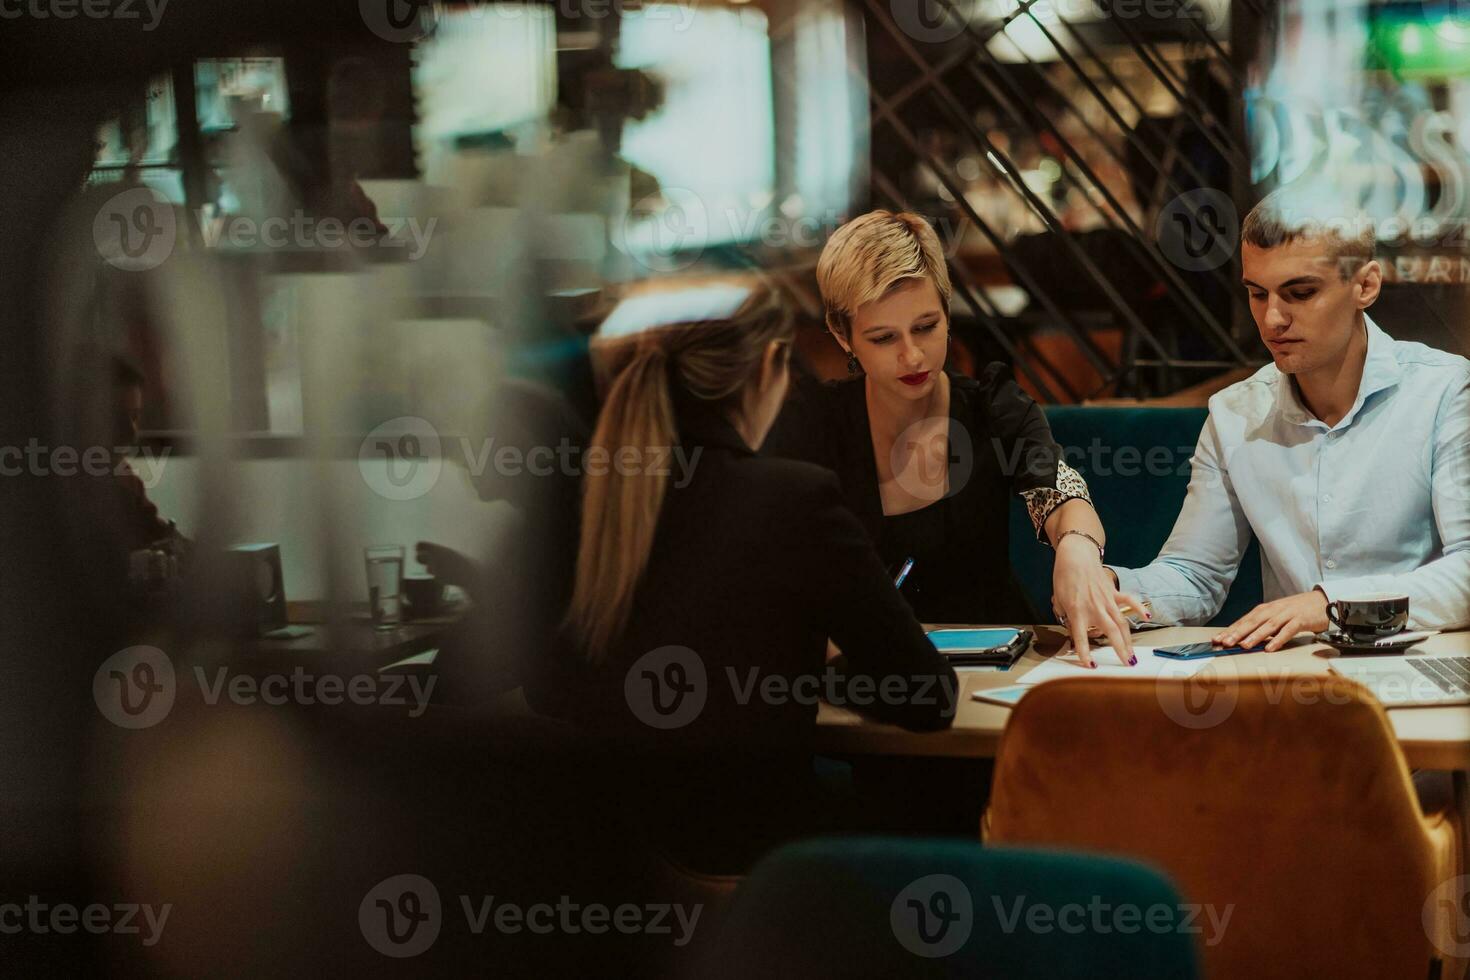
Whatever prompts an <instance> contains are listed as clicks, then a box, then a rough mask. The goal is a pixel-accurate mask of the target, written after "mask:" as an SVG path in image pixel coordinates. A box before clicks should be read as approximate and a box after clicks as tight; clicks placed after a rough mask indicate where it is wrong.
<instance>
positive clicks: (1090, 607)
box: [1051, 534, 1144, 667]
mask: <svg viewBox="0 0 1470 980" xmlns="http://www.w3.org/2000/svg"><path fill="white" fill-rule="evenodd" d="M1051 582H1052V600H1051V605H1052V611H1053V612H1055V613H1056V614H1057V618H1058V619H1059V620H1060V621H1061V622H1063V623H1065V624H1066V626H1067V630H1068V632H1070V633H1071V634H1072V648H1073V649H1074V650H1076V651H1077V659H1078V660H1079V661H1081V663H1082V665H1083V666H1084V667H1095V666H1097V662H1096V661H1095V660H1094V659H1093V657H1092V651H1091V648H1090V646H1089V644H1088V636H1089V634H1091V633H1094V632H1098V633H1101V634H1102V635H1103V636H1104V637H1106V638H1107V640H1108V642H1109V643H1110V644H1112V647H1113V652H1114V653H1116V654H1117V655H1118V659H1119V660H1121V661H1122V662H1123V663H1124V664H1126V665H1128V666H1132V665H1133V664H1135V663H1137V662H1138V658H1137V657H1135V656H1134V655H1133V640H1132V638H1131V637H1130V635H1129V632H1128V620H1127V618H1126V617H1124V615H1123V608H1124V607H1126V606H1128V605H1132V606H1133V608H1135V609H1143V608H1144V605H1143V603H1142V602H1140V601H1139V600H1138V599H1136V598H1135V597H1133V596H1130V595H1128V594H1127V593H1124V592H1120V591H1118V587H1117V586H1116V585H1115V584H1114V583H1113V577H1112V576H1111V575H1109V574H1108V570H1107V569H1106V568H1104V567H1103V563H1102V558H1101V557H1100V556H1099V555H1098V553H1097V548H1096V547H1095V546H1094V545H1093V544H1092V543H1091V542H1090V541H1088V540H1087V539H1086V538H1084V537H1082V536H1081V535H1079V534H1072V535H1068V536H1067V537H1064V538H1062V540H1061V542H1060V543H1058V545H1057V549H1056V564H1055V566H1054V567H1053V568H1052V575H1051Z"/></svg>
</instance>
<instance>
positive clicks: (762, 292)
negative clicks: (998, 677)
mask: <svg viewBox="0 0 1470 980" xmlns="http://www.w3.org/2000/svg"><path fill="white" fill-rule="evenodd" d="M792 330H793V328H792V321H791V316H790V313H789V311H788V310H787V308H786V306H785V305H784V303H783V302H782V300H781V298H780V297H779V296H778V295H777V294H776V293H775V291H774V290H772V289H771V288H770V287H769V286H767V285H766V284H764V283H763V282H761V281H760V280H758V279H755V278H730V279H720V280H701V281H689V282H682V283H677V284H674V285H667V284H666V285H662V286H658V287H654V288H647V287H645V288H644V289H643V290H641V291H639V292H637V293H635V294H633V295H630V296H629V297H627V298H625V299H624V300H623V301H622V302H621V303H620V304H619V305H618V307H617V308H616V309H615V310H614V311H613V313H612V314H611V315H610V316H609V317H608V318H607V320H606V321H605V322H604V323H603V325H602V327H601V329H600V331H599V334H598V336H597V337H596V338H595V339H594V341H593V346H592V356H593V361H594V365H595V368H596V370H597V372H598V374H599V377H600V379H601V380H602V382H603V383H604V384H605V385H606V391H607V394H606V399H605V402H604V405H603V408H602V412H601V415H600V417H599V419H598V422H597V427H596V431H595V432H594V434H593V437H592V440H591V444H590V446H589V447H588V450H587V452H586V454H585V455H584V488H583V503H582V520H581V532H580V533H581V537H580V543H579V547H578V552H577V561H576V575H575V585H574V587H573V595H572V600H571V606H570V610H569V614H568V618H567V634H568V637H569V639H570V640H571V642H572V643H573V645H574V647H575V651H576V655H577V656H578V657H579V658H580V660H581V662H582V667H581V670H580V673H581V674H582V677H583V679H584V680H585V683H584V684H582V685H581V688H582V695H583V696H582V697H581V698H580V699H579V702H580V705H579V711H580V715H581V719H580V720H582V721H583V722H584V723H585V724H588V725H592V726H595V727H596V728H598V729H599V730H600V731H601V732H603V733H606V734H608V735H610V736H612V738H613V740H614V744H616V745H618V746H620V747H622V748H630V747H631V748H632V749H633V751H634V753H635V758H636V759H638V760H639V761H640V763H641V762H646V761H647V760H648V759H649V758H650V755H649V753H652V757H654V758H656V759H657V760H658V764H657V765H654V766H648V765H642V766H641V768H640V770H639V773H640V777H642V782H640V784H639V785H638V787H637V789H638V792H639V793H640V795H642V796H644V797H645V798H657V799H659V800H661V801H662V802H663V803H666V804H668V806H663V805H660V806H657V807H654V808H653V810H654V811H657V812H668V809H669V807H672V797H671V796H670V795H669V794H674V796H677V799H678V804H679V805H678V807H677V808H675V810H676V811H677V812H678V815H679V822H680V824H681V825H682V826H686V827H692V828H695V829H697V830H698V832H699V836H701V837H704V838H706V839H707V838H708V837H709V835H710V834H711V827H712V826H713V825H712V824H711V823H710V822H709V821H710V820H714V821H717V822H733V824H734V825H735V826H738V827H739V830H738V831H736V830H733V829H732V830H731V834H732V835H733V836H735V837H738V838H739V840H740V841H744V842H746V843H750V844H751V845H752V846H755V847H757V848H758V847H759V846H760V844H759V843H758V842H760V841H762V840H765V841H769V840H770V839H772V838H775V837H779V836H782V834H783V830H782V829H780V828H781V827H783V826H784V827H785V828H786V829H788V830H789V828H790V821H791V815H792V812H793V811H794V810H795V809H799V808H800V805H799V804H793V799H795V798H796V797H798V796H801V795H802V794H803V793H804V792H805V791H806V790H807V789H809V788H810V784H811V783H812V776H811V758H810V750H809V745H810V736H811V734H812V732H813V730H814V722H815V717H816V712H817V700H818V697H819V696H821V697H824V698H827V699H828V700H832V701H836V702H841V703H843V704H845V705H847V706H849V707H852V708H854V709H855V710H858V711H861V712H863V713H865V714H868V715H871V716H873V717H876V718H879V719H881V720H885V721H889V722H892V723H895V724H899V725H902V726H904V727H907V728H910V729H920V730H922V729H938V728H943V727H946V726H948V725H949V724H950V722H951V721H952V720H953V717H954V710H955V704H956V699H957V697H958V685H957V681H956V678H955V674H954V671H953V669H952V668H950V666H949V665H948V664H947V663H946V662H945V661H944V659H943V658H942V657H941V656H940V655H939V654H938V653H937V652H936V651H935V650H934V647H933V646H932V645H931V644H930V643H929V641H928V639H927V637H925V635H924V632H923V630H922V629H921V627H920V626H919V624H918V623H917V622H916V621H915V620H914V617H913V615H912V613H911V612H910V611H909V608H908V606H907V605H906V604H905V602H904V600H903V599H902V598H901V597H900V596H899V594H898V592H897V590H895V589H894V587H893V583H892V581H891V580H890V579H889V577H888V576H887V574H886V573H885V571H884V568H883V564H882V562H881V561H880V559H879V557H878V555H877V553H876V552H875V551H874V550H873V548H872V546H871V544H870V543H869V540H868V537H867V535H866V533H865V532H864V530H863V528H862V527H861V526H860V525H859V524H858V522H857V519H856V518H855V517H853V515H852V514H851V513H849V512H848V511H847V509H846V508H845V506H844V505H843V502H842V495H841V491H840V489H839V486H838V483H837V480H836V478H835V477H834V476H833V475H832V474H831V473H830V472H828V471H826V470H823V469H821V468H819V467H817V466H814V465H811V464H808V463H803V462H798V461H794V460H778V459H766V458H763V457H760V456H758V455H756V450H757V449H759V447H760V445H761V443H762V442H763V441H764V439H765V437H766V433H767V432H768V431H769V430H770V428H771V425H772V423H773V422H774V420H775V418H776V416H777V414H778V413H779V411H780V409H781V404H782V401H783V400H784V397H785V394H786V388H787V384H788V358H789V354H790V349H791V340H792ZM829 637H830V638H831V639H832V640H833V641H834V642H835V643H836V644H837V646H838V647H839V648H840V649H841V650H842V651H843V658H842V661H843V662H842V663H840V664H837V665H831V666H829V665H828V664H827V662H826V651H827V640H828V638H829ZM650 780H652V781H654V782H656V783H657V787H661V788H662V789H663V790H664V791H665V792H664V793H662V794H660V793H657V792H654V793H653V794H652V796H651V797H649V794H648V790H649V789H651V788H657V787H654V786H651V785H650ZM691 803H692V804H694V805H695V806H696V807H697V808H698V809H699V811H701V814H702V815H701V816H699V817H696V818H693V819H691V818H690V815H689V814H688V812H687V811H688V809H689V806H690V804H691ZM713 836H715V837H719V836H721V835H720V834H719V833H718V832H716V833H714V835H713ZM724 843H730V841H728V840H727V841H725V842H724Z"/></svg>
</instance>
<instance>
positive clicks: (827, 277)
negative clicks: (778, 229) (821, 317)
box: [817, 211, 951, 337]
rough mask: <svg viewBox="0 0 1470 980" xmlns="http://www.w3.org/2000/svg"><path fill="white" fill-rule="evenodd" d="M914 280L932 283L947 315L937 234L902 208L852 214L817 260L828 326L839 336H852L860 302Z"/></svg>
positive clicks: (945, 281)
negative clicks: (896, 211)
mask: <svg viewBox="0 0 1470 980" xmlns="http://www.w3.org/2000/svg"><path fill="white" fill-rule="evenodd" d="M914 279H928V280H929V281H930V282H932V283H934V288H935V290H936V291H937V292H938V293H939V302H940V303H941V304H942V305H943V307H944V315H945V317H946V318H947V317H948V316H949V296H950V291H951V289H950V284H949V269H947V268H946V267H945V264H944V251H943V249H942V248H940V245H939V236H938V235H936V234H935V233H934V229H933V228H931V227H930V226H929V222H927V221H925V220H924V219H923V218H921V217H919V216H918V215H917V214H911V213H909V212H907V211H902V212H899V213H897V214H895V213H894V212H892V211H869V212H868V213H867V214H865V215H862V216H861V217H858V218H853V219H852V220H851V221H849V222H848V223H847V224H845V225H843V226H842V227H841V228H838V229H837V230H836V231H835V232H833V233H832V237H831V238H829V239H827V245H826V247H825V248H823V249H822V256H821V258H819V259H817V288H818V289H820V290H821V291H822V306H823V308H824V309H825V310H826V316H827V326H828V327H829V328H831V330H832V332H833V333H836V334H837V335H838V336H840V337H850V336H851V335H852V318H853V315H854V314H856V313H857V310H858V308H859V307H861V306H863V305H864V304H865V303H871V302H873V301H874V300H879V299H882V298H883V297H884V296H887V295H888V294H889V293H890V292H892V291H893V290H894V289H895V288H897V287H899V286H900V285H904V284H907V283H908V282H909V281H910V280H914Z"/></svg>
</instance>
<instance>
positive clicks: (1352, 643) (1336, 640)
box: [1317, 630, 1428, 653]
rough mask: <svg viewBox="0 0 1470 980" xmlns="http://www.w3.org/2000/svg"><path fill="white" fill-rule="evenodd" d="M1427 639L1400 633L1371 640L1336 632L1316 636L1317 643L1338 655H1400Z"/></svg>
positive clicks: (1412, 634) (1423, 635)
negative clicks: (1325, 645)
mask: <svg viewBox="0 0 1470 980" xmlns="http://www.w3.org/2000/svg"><path fill="white" fill-rule="evenodd" d="M1427 638H1428V637H1427V636H1426V634H1424V633H1400V634H1395V635H1393V636H1380V637H1378V638H1377V639H1371V640H1370V639H1359V638H1357V637H1353V636H1349V635H1348V634H1346V633H1339V632H1338V631H1337V630H1327V631H1326V632H1323V633H1318V634H1317V639H1318V641H1320V642H1322V643H1325V644H1327V645H1328V646H1330V647H1332V648H1333V649H1334V650H1336V651H1337V652H1339V653H1401V652H1402V651H1404V650H1407V649H1409V647H1411V646H1414V645H1415V644H1416V643H1423V642H1424V641H1425V640H1426V639H1427Z"/></svg>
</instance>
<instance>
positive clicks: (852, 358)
mask: <svg viewBox="0 0 1470 980" xmlns="http://www.w3.org/2000/svg"><path fill="white" fill-rule="evenodd" d="M859 367H860V366H859V364H858V359H857V355H856V354H854V353H853V352H852V351H848V352H847V373H848V374H857V373H858V370H859Z"/></svg>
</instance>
